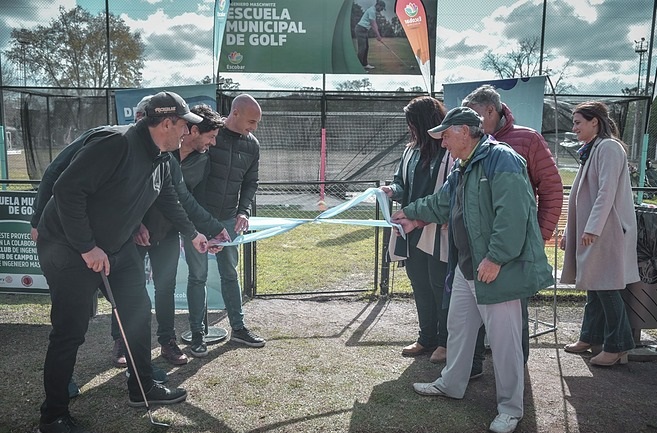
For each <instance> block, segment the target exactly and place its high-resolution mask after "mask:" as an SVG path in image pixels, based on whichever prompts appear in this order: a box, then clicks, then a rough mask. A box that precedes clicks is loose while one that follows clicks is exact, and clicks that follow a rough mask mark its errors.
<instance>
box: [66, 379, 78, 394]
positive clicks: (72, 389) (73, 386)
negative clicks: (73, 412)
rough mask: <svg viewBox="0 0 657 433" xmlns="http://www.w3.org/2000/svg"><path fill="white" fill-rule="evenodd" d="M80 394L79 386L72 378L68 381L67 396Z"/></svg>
mask: <svg viewBox="0 0 657 433" xmlns="http://www.w3.org/2000/svg"><path fill="white" fill-rule="evenodd" d="M78 395H80V387H78V384H77V383H75V381H74V380H73V379H71V380H70V381H69V382H68V398H75V397H77V396H78Z"/></svg>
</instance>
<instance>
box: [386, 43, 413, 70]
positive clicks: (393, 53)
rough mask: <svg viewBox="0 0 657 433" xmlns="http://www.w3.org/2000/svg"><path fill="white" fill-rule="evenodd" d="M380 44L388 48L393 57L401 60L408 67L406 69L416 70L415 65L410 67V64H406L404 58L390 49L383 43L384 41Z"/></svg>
mask: <svg viewBox="0 0 657 433" xmlns="http://www.w3.org/2000/svg"><path fill="white" fill-rule="evenodd" d="M380 42H381V43H382V44H383V46H384V47H386V48H387V49H388V51H390V52H391V53H392V55H393V56H395V57H396V58H397V60H399V61H400V62H401V63H402V64H403V65H404V66H406V67H407V68H409V69H415V66H413V65H409V64H408V63H406V62H405V61H403V60H402V58H401V57H399V56H398V55H397V53H395V52H394V51H393V50H392V48H390V47H389V46H388V45H387V44H386V43H385V42H383V41H380Z"/></svg>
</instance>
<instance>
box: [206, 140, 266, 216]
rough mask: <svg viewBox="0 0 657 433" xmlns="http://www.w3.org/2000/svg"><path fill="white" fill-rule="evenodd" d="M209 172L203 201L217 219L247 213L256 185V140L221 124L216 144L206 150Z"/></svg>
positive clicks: (257, 161)
mask: <svg viewBox="0 0 657 433" xmlns="http://www.w3.org/2000/svg"><path fill="white" fill-rule="evenodd" d="M208 152H209V155H210V175H209V176H208V178H207V180H206V185H205V198H206V200H205V202H206V203H205V204H206V206H207V209H208V210H209V211H210V213H211V214H212V215H213V216H214V217H216V218H217V219H218V220H220V221H224V220H228V219H231V218H235V216H236V215H237V214H244V215H247V216H248V215H249V211H250V208H251V203H252V202H253V197H254V196H255V193H256V190H257V189H258V163H259V159H260V144H259V143H258V139H257V138H255V137H254V136H253V134H249V135H248V136H244V135H242V134H238V133H236V132H233V131H231V130H229V129H228V128H222V129H220V130H219V134H218V135H217V144H216V145H215V146H212V147H210V150H208Z"/></svg>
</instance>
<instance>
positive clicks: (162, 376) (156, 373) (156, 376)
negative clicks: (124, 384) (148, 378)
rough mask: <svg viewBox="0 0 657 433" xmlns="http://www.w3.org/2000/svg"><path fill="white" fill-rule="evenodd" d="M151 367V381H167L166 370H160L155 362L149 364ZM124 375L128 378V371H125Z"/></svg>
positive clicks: (160, 382)
mask: <svg viewBox="0 0 657 433" xmlns="http://www.w3.org/2000/svg"><path fill="white" fill-rule="evenodd" d="M151 367H152V368H153V382H155V383H159V384H163V383H167V382H168V381H169V376H167V372H166V371H164V370H162V369H161V368H160V367H158V366H157V365H155V364H151ZM125 377H127V378H128V379H130V371H128V370H126V371H125Z"/></svg>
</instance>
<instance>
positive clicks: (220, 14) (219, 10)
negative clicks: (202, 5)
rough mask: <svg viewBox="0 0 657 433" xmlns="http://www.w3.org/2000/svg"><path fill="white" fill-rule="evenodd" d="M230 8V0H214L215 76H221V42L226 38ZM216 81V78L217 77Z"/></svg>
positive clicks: (213, 45) (213, 47) (213, 41)
mask: <svg viewBox="0 0 657 433" xmlns="http://www.w3.org/2000/svg"><path fill="white" fill-rule="evenodd" d="M229 8H230V0H215V1H214V37H213V39H212V51H213V57H212V58H213V64H212V65H213V66H214V67H213V69H212V70H213V71H214V74H215V78H216V77H218V76H219V70H218V66H219V56H220V54H221V43H222V42H223V40H224V30H225V29H226V21H227V20H228V9H229ZM215 82H216V79H215Z"/></svg>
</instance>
